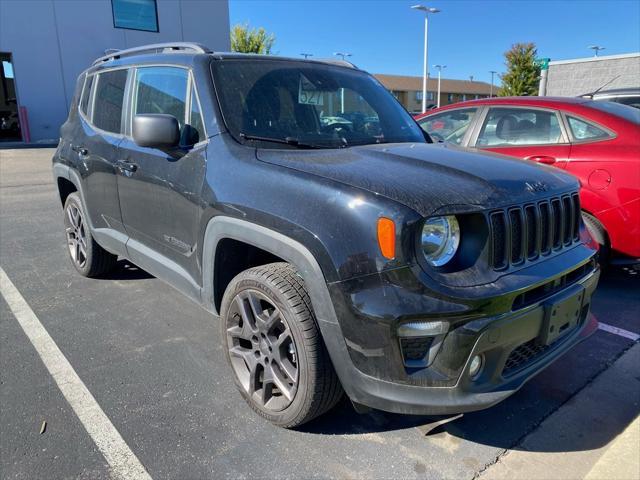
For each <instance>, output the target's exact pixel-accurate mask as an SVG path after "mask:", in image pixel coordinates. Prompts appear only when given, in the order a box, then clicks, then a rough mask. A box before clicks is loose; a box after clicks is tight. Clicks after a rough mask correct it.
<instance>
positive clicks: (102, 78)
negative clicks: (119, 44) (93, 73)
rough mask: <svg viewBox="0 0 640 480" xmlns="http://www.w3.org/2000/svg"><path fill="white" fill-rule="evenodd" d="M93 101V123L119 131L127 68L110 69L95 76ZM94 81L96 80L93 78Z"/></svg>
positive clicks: (115, 131) (109, 129) (110, 130)
mask: <svg viewBox="0 0 640 480" xmlns="http://www.w3.org/2000/svg"><path fill="white" fill-rule="evenodd" d="M97 77H98V78H97V82H98V83H97V86H96V87H95V88H96V93H95V100H94V102H93V112H92V117H93V124H94V125H95V126H96V127H97V128H99V129H101V130H104V131H106V132H110V133H120V131H121V128H122V102H123V100H124V89H125V85H126V83H127V70H126V69H123V70H112V71H109V72H103V73H100V74H98V76H97ZM94 81H96V80H94Z"/></svg>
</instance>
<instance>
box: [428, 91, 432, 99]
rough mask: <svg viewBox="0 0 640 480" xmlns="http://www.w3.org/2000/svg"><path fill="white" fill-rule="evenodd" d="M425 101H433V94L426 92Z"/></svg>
mask: <svg viewBox="0 0 640 480" xmlns="http://www.w3.org/2000/svg"><path fill="white" fill-rule="evenodd" d="M427 100H433V92H427Z"/></svg>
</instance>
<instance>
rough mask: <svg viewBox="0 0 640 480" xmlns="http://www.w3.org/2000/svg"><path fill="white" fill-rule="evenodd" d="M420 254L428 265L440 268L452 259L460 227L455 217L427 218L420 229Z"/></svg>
mask: <svg viewBox="0 0 640 480" xmlns="http://www.w3.org/2000/svg"><path fill="white" fill-rule="evenodd" d="M421 242H422V253H423V254H424V257H425V259H426V260H427V262H429V264H430V265H432V266H434V267H441V266H442V265H444V264H446V263H447V262H448V261H449V260H451V259H452V258H453V256H454V255H455V254H456V250H458V245H460V226H459V225H458V221H457V220H456V217H454V216H453V215H447V216H446V217H431V218H427V220H426V221H425V222H424V226H423V227H422V237H421Z"/></svg>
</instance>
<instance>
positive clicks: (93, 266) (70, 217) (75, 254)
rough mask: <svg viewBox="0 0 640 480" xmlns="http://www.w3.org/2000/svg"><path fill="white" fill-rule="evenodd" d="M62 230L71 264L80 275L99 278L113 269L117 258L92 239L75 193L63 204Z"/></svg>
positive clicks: (78, 197) (82, 209) (78, 196)
mask: <svg viewBox="0 0 640 480" xmlns="http://www.w3.org/2000/svg"><path fill="white" fill-rule="evenodd" d="M64 228H65V232H66V235H67V246H68V248H69V257H70V258H71V263H73V266H74V267H75V269H76V270H77V271H78V272H79V273H80V275H83V276H85V277H99V276H100V275H104V274H105V273H107V272H108V271H109V270H111V269H112V268H113V266H114V265H115V263H116V261H117V257H116V256H115V255H112V254H111V253H109V252H107V251H106V250H105V249H103V248H102V247H101V246H100V245H98V244H97V243H96V242H95V240H94V239H93V237H92V235H91V231H90V230H89V225H88V223H87V221H86V216H85V213H84V208H83V207H82V201H81V200H80V195H78V193H77V192H74V193H71V194H70V195H69V196H68V197H67V200H66V202H65V203H64Z"/></svg>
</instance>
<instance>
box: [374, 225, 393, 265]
mask: <svg viewBox="0 0 640 480" xmlns="http://www.w3.org/2000/svg"><path fill="white" fill-rule="evenodd" d="M378 246H379V247H380V252H381V253H382V256H383V257H385V258H388V259H389V260H391V259H392V258H393V257H395V256H396V224H395V223H393V220H391V219H390V218H386V217H380V218H379V219H378Z"/></svg>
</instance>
